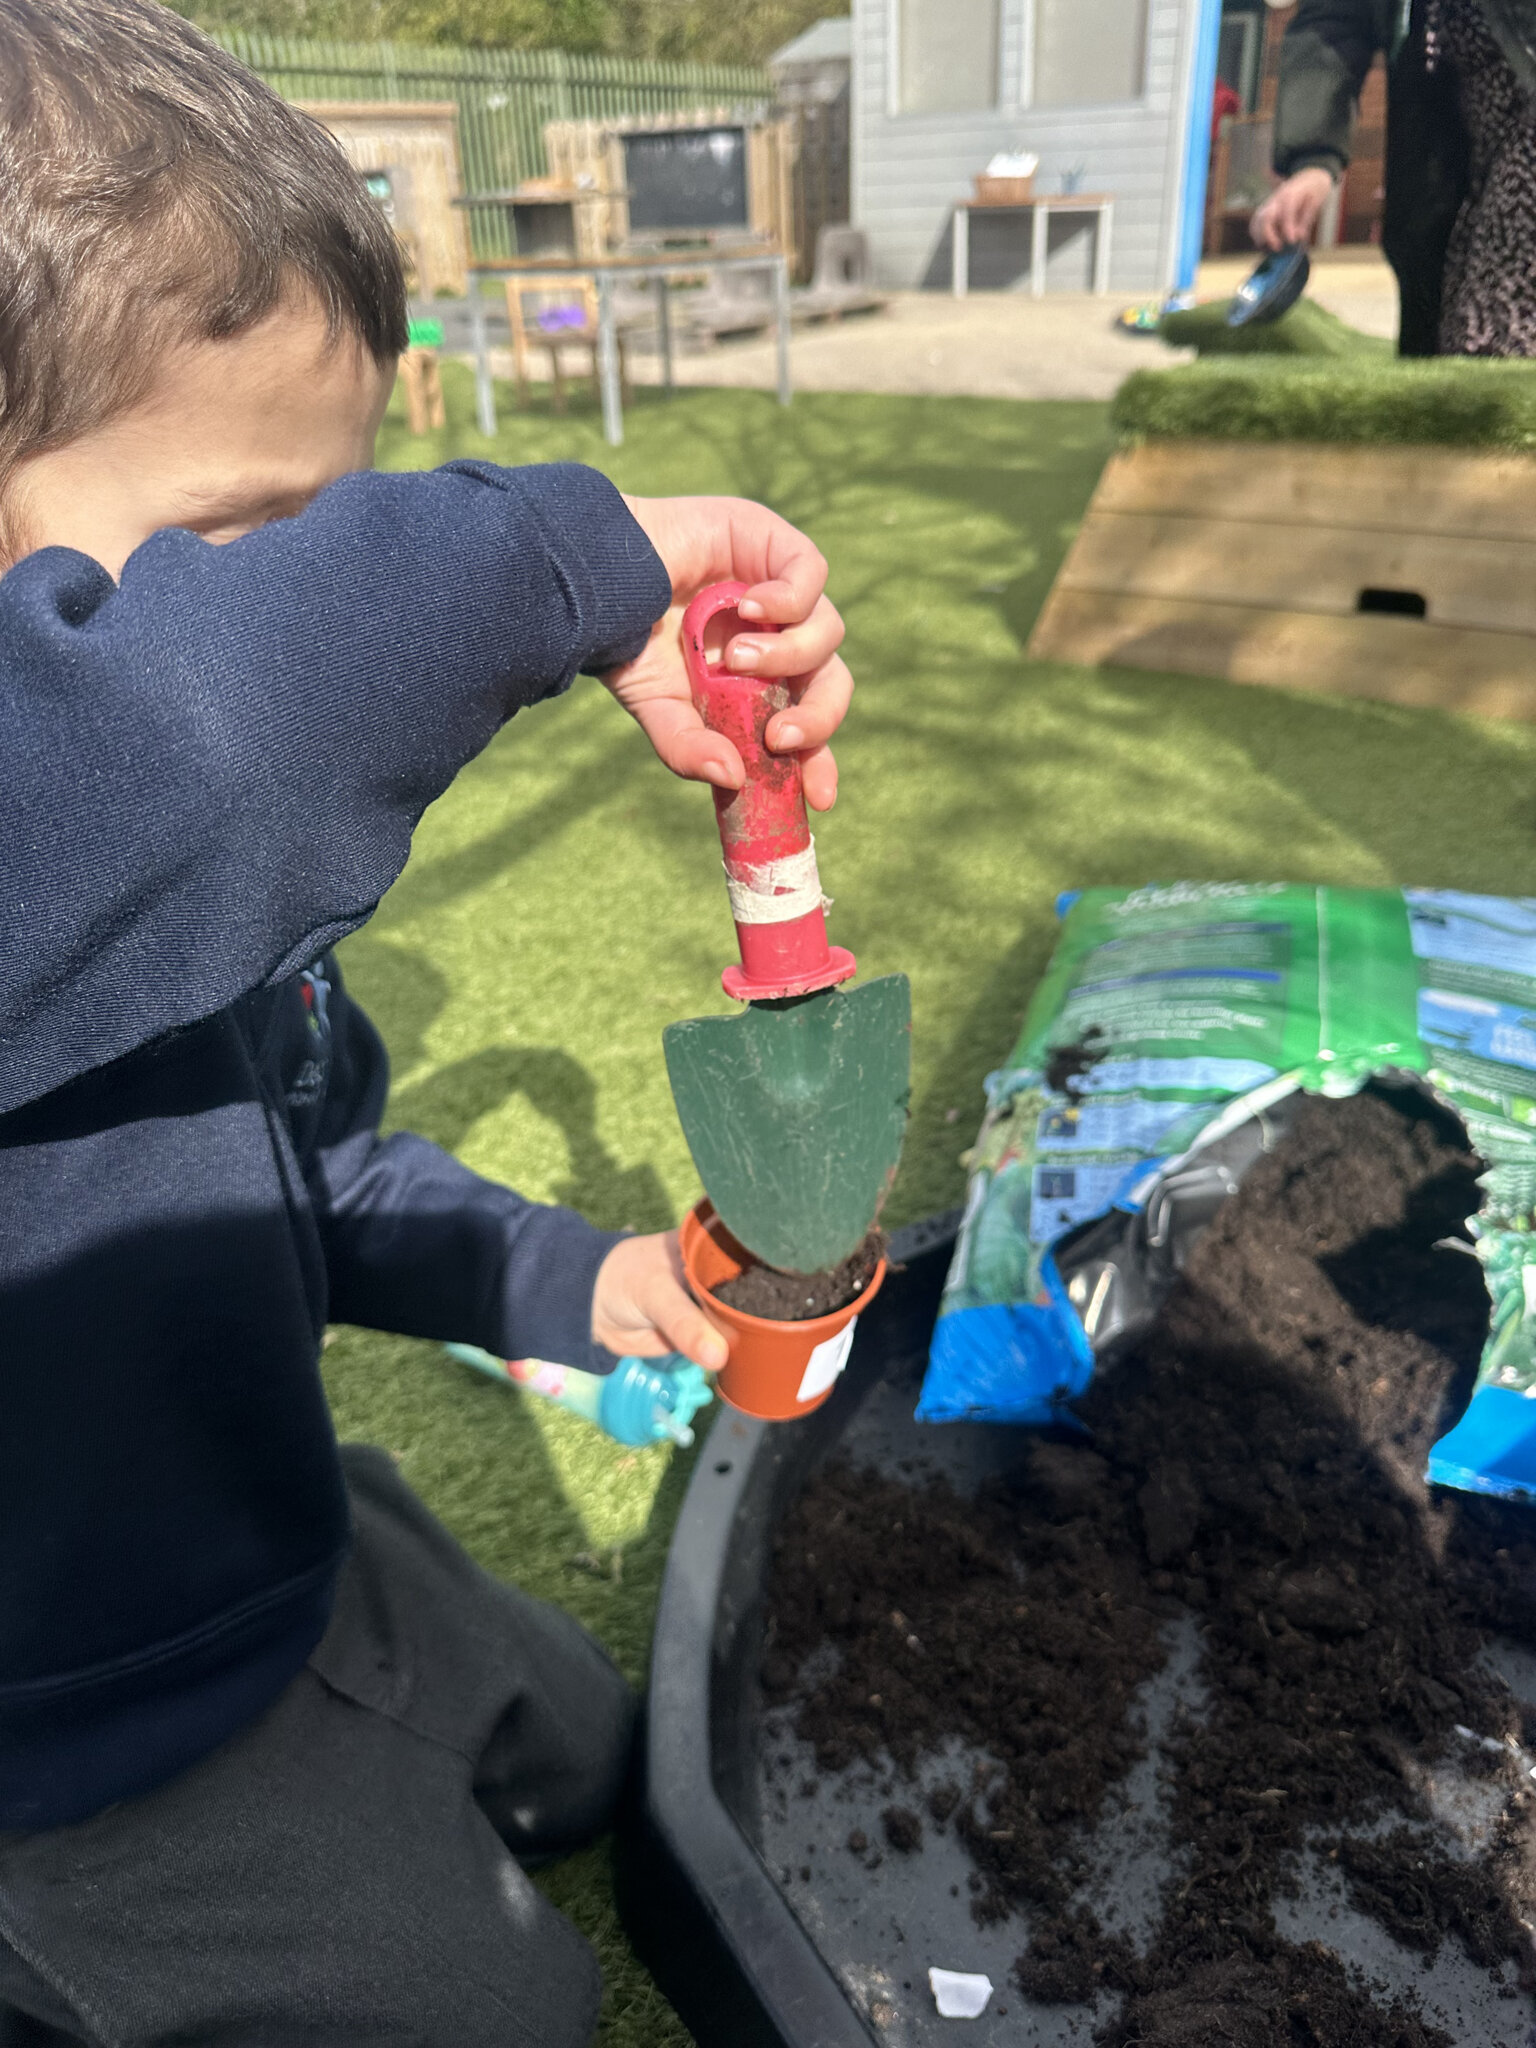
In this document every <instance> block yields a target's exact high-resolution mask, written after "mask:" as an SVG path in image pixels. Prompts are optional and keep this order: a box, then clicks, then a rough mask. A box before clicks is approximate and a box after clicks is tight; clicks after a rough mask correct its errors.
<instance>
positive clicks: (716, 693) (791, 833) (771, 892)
mask: <svg viewBox="0 0 1536 2048" xmlns="http://www.w3.org/2000/svg"><path fill="white" fill-rule="evenodd" d="M747 589H748V586H747V585H746V584H745V583H714V584H711V585H710V587H709V589H707V590H703V591H700V593H699V595H698V596H697V597H696V598H695V599H694V600H693V603H692V604H691V605H689V607H688V609H687V611H686V612H685V613H684V614H683V656H684V659H685V661H686V662H687V664H688V680H689V683H690V685H691V687H692V691H693V702H694V706H695V708H696V709H697V711H698V714H699V716H700V717H701V718H702V719H703V721H704V723H705V724H706V725H707V726H708V727H709V729H710V730H711V732H718V733H721V734H723V735H724V737H725V738H726V739H728V740H729V741H730V742H731V744H732V745H733V746H734V747H735V749H736V751H737V753H738V754H740V756H741V760H742V766H743V767H744V768H745V770H746V780H745V782H744V783H743V784H742V787H741V788H740V789H738V790H734V791H733V790H727V789H717V790H716V791H715V792H714V797H715V818H716V822H717V823H718V825H719V827H720V846H721V851H722V852H723V854H724V856H725V879H726V886H727V888H728V890H729V891H730V898H731V917H732V919H733V921H734V923H735V926H736V943H737V946H738V947H739V949H740V952H741V965H740V966H739V967H735V966H732V967H727V968H726V970H725V972H724V974H722V975H721V977H720V979H721V981H722V983H723V984H724V987H725V992H726V994H727V995H728V996H734V997H735V998H736V999H737V1001H738V1002H747V1003H760V1002H767V1001H771V1000H773V999H774V998H776V997H782V996H803V995H809V994H810V993H811V992H812V990H814V989H819V988H831V987H833V986H834V984H835V983H837V982H840V981H846V980H847V979H848V978H849V976H850V975H851V974H853V973H854V972H855V970H856V967H857V962H856V961H855V960H854V957H853V955H852V954H851V953H850V952H848V951H847V949H846V948H845V947H842V946H832V945H829V944H828V943H827V920H826V908H827V899H826V898H825V897H824V896H823V895H822V893H821V878H820V876H819V875H818V874H817V871H816V842H815V840H814V839H813V838H812V837H811V830H810V826H809V825H808V823H807V822H806V816H805V793H804V790H803V789H802V787H801V781H800V761H799V757H798V756H797V755H794V754H775V753H771V752H770V751H769V749H768V745H767V742H766V740H765V739H764V737H763V734H764V730H765V728H766V727H767V724H768V721H769V719H770V718H772V717H773V716H774V714H775V713H776V712H779V711H783V710H785V709H787V707H788V706H789V704H790V703H791V702H792V701H793V696H792V692H791V690H790V686H789V684H788V683H786V682H782V681H780V680H778V679H777V678H774V677H768V676H738V675H733V674H732V673H731V671H730V670H729V669H727V668H725V667H723V666H722V657H723V655H724V651H725V648H726V646H727V645H728V644H729V642H730V640H731V639H732V637H733V636H734V635H735V634H736V633H738V632H748V633H752V634H754V635H757V636H759V637H761V636H762V635H763V634H765V633H776V632H777V631H778V630H779V629H778V627H777V626H771V625H760V624H759V623H758V622H757V621H755V620H748V619H743V618H742V617H741V616H740V614H739V613H738V612H737V609H736V607H737V606H738V604H739V603H740V602H741V600H742V598H743V597H745V596H746V594H747Z"/></svg>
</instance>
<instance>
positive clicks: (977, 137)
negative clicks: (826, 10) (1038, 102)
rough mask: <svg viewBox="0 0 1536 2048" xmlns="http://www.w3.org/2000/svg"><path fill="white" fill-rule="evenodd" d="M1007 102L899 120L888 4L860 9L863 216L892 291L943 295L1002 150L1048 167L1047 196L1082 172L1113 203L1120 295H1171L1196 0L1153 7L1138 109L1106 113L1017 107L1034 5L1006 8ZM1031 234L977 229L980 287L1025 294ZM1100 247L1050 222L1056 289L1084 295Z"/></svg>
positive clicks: (1020, 225)
mask: <svg viewBox="0 0 1536 2048" xmlns="http://www.w3.org/2000/svg"><path fill="white" fill-rule="evenodd" d="M1000 4H1001V8H1002V18H1001V22H1000V37H999V50H1000V58H1001V71H1002V93H1001V97H1002V100H1003V102H1004V104H1002V105H999V106H997V107H995V108H988V109H986V110H984V111H979V112H976V113H970V114H906V115H904V114H899V113H893V112H892V111H891V107H892V100H893V89H892V74H891V68H890V67H891V60H892V55H893V48H892V44H893V37H892V27H891V24H892V12H893V10H892V5H891V0H853V6H854V38H853V47H854V72H853V154H854V165H853V212H854V218H855V220H856V221H857V222H858V223H859V224H860V225H861V226H862V227H863V228H864V229H865V230H866V231H867V233H868V235H869V238H870V246H871V251H872V254H873V257H874V262H875V268H876V274H877V276H878V278H879V280H880V282H881V283H882V284H884V285H886V286H887V287H891V288H898V289H899V288H903V287H913V286H921V285H928V286H932V287H936V288H944V287H947V285H948V281H949V260H950V222H951V209H952V208H953V206H954V203H955V201H956V200H957V199H960V198H964V197H966V196H968V195H969V193H970V191H971V180H972V178H973V177H974V175H975V174H976V172H978V171H980V170H983V169H984V168H985V166H986V163H987V160H988V158H989V157H990V156H992V155H993V153H994V152H995V151H997V150H1001V149H1031V150H1036V151H1038V153H1039V156H1040V171H1039V174H1038V177H1037V181H1036V182H1037V189H1038V190H1040V191H1042V192H1044V193H1046V194H1050V193H1053V192H1057V191H1060V189H1061V183H1062V178H1063V175H1064V174H1065V173H1067V172H1069V171H1074V170H1079V169H1080V170H1081V171H1082V173H1083V180H1082V182H1083V187H1084V189H1085V190H1091V191H1095V192H1108V193H1111V194H1112V195H1113V197H1114V200H1115V232H1114V261H1113V265H1112V268H1111V289H1112V291H1114V292H1116V293H1126V294H1134V293H1138V292H1152V291H1156V290H1159V289H1161V288H1162V286H1163V284H1164V283H1165V281H1166V280H1165V276H1164V266H1165V263H1166V261H1167V253H1168V249H1169V246H1170V240H1171V232H1172V224H1173V223H1172V214H1173V210H1174V208H1175V206H1176V204H1177V194H1176V192H1175V191H1174V190H1173V189H1172V188H1173V186H1174V185H1175V184H1176V183H1177V175H1178V164H1179V158H1180V154H1181V147H1180V144H1181V135H1182V125H1183V104H1182V80H1183V75H1184V71H1185V67H1186V64H1187V61H1188V55H1187V53H1188V47H1189V35H1190V30H1191V26H1192V18H1193V14H1194V10H1195V7H1196V4H1197V0H1152V6H1151V12H1150V16H1149V20H1148V27H1147V59H1146V91H1145V94H1144V96H1143V98H1142V99H1141V100H1140V101H1139V102H1134V103H1131V104H1120V105H1112V106H1096V107H1050V108H1034V109H1032V108H1029V107H1025V106H1022V105H1020V104H1019V95H1020V92H1021V90H1022V89H1023V85H1024V80H1025V74H1026V69H1027V66H1026V61H1025V60H1026V51H1027V40H1028V20H1029V14H1028V10H1029V6H1030V0H1000ZM1028 240H1029V236H1028V224H1027V221H1026V220H1025V219H1024V218H1022V217H1020V216H1012V217H1007V218H998V219H996V220H980V221H973V225H972V250H973V258H972V282H973V285H974V286H975V288H977V289H986V288H988V287H989V286H994V287H1000V288H1005V289H1006V288H1008V287H1010V286H1012V287H1026V286H1027V284H1028V275H1027V271H1028V263H1027V251H1028ZM1090 241H1091V237H1090V236H1089V235H1088V234H1086V233H1085V232H1082V231H1081V230H1079V229H1078V228H1076V227H1074V226H1071V225H1069V224H1068V223H1067V222H1066V221H1062V222H1060V223H1059V224H1053V227H1052V232H1051V251H1050V256H1049V258H1048V264H1047V271H1046V282H1047V286H1048V288H1049V289H1052V290H1066V289H1082V288H1083V287H1084V286H1085V284H1086V283H1087V281H1088V278H1089V274H1090V273H1089V269H1088V265H1089V263H1090V261H1091V254H1090V249H1089V243H1090Z"/></svg>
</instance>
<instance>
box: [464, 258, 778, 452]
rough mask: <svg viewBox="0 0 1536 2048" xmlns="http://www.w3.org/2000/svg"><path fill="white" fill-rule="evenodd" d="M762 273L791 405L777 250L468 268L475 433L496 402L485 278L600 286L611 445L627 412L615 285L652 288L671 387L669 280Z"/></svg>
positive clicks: (485, 428) (490, 429) (490, 424)
mask: <svg viewBox="0 0 1536 2048" xmlns="http://www.w3.org/2000/svg"><path fill="white" fill-rule="evenodd" d="M711 270H766V271H769V272H771V274H772V277H773V312H774V333H775V337H776V339H777V341H778V372H779V375H778V397H779V403H780V405H788V403H789V400H790V386H789V264H788V263H787V261H786V260H785V258H784V257H783V255H781V254H780V253H779V251H777V250H775V249H753V250H720V251H716V250H713V249H694V250H688V251H684V250H677V251H675V252H673V253H671V254H669V255H655V256H650V255H626V256H593V257H587V256H573V257H571V258H569V259H562V258H557V257H545V258H543V259H540V258H539V257H537V256H530V257H527V258H524V259H521V260H519V259H517V258H513V259H512V260H511V261H509V262H504V263H472V264H471V265H470V280H469V304H470V317H471V320H472V322H473V325H474V344H475V398H476V411H477V414H478V418H479V424H480V431H481V433H483V434H494V433H495V431H496V399H495V394H494V392H493V391H492V388H491V359H490V350H489V345H488V342H487V338H486V331H485V300H484V299H483V298H482V297H481V295H480V279H481V278H482V277H502V278H509V277H519V276H524V275H528V274H534V275H537V276H538V277H541V278H542V277H548V278H556V277H562V276H580V277H590V278H592V279H593V280H594V281H595V283H596V285H597V379H598V384H599V386H600V387H601V390H602V396H603V434H604V437H605V438H606V439H607V441H608V443H609V445H610V446H611V447H614V448H617V447H619V446H621V445H622V443H623V440H624V411H623V407H622V405H621V403H620V397H619V345H618V340H617V337H616V334H615V329H614V321H613V287H614V283H615V281H616V280H618V279H620V278H628V279H630V280H631V281H632V282H634V283H636V284H653V285H654V286H655V287H656V324H657V327H658V329H659V330H660V341H661V368H662V381H663V383H664V384H665V386H666V388H667V390H668V391H670V390H671V389H672V321H671V307H670V305H669V303H668V299H667V280H668V278H671V277H696V276H697V275H698V274H699V272H700V271H711Z"/></svg>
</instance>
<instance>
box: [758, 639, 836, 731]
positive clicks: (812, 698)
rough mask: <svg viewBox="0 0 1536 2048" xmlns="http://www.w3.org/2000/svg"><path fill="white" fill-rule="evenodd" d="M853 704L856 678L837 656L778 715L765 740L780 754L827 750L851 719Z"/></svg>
mask: <svg viewBox="0 0 1536 2048" xmlns="http://www.w3.org/2000/svg"><path fill="white" fill-rule="evenodd" d="M852 701H853V677H852V676H851V675H850V674H849V672H848V664H847V663H846V662H845V661H844V660H843V658H842V657H841V655H837V654H834V655H833V657H832V659H831V660H830V661H827V662H824V663H823V664H822V665H821V667H820V668H819V669H817V670H816V671H815V673H814V674H813V675H812V677H811V679H810V681H809V682H808V683H807V684H806V685H805V688H804V689H803V690H802V691H801V692H800V695H799V696H798V697H797V698H796V699H795V702H794V703H793V704H791V705H790V706H789V707H788V709H787V710H784V711H776V712H775V713H774V715H773V717H772V718H770V719H769V721H768V723H767V725H766V727H765V728H764V731H763V737H764V738H765V739H766V740H767V742H768V745H769V747H770V748H771V749H772V751H773V752H774V753H776V754H792V753H795V752H796V751H797V750H799V749H802V748H803V749H805V750H807V751H809V750H811V749H814V748H817V747H825V745H826V743H827V741H828V740H829V739H831V737H832V735H833V733H835V732H836V731H837V728H838V727H839V726H840V725H841V724H842V722H843V720H844V719H845V718H846V717H847V716H848V706H849V704H850V703H851V702H852Z"/></svg>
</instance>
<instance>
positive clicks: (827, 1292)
mask: <svg viewBox="0 0 1536 2048" xmlns="http://www.w3.org/2000/svg"><path fill="white" fill-rule="evenodd" d="M885 1243H886V1239H885V1232H884V1231H883V1230H881V1229H879V1228H878V1226H877V1227H876V1228H875V1229H874V1230H872V1231H871V1232H870V1233H869V1235H868V1237H866V1238H865V1240H864V1242H863V1243H862V1244H861V1245H860V1246H859V1248H858V1250H857V1251H856V1252H852V1253H850V1254H849V1256H848V1257H847V1258H846V1259H844V1260H842V1261H841V1263H840V1264H838V1265H836V1266H830V1267H828V1268H827V1270H826V1271H825V1272H822V1273H781V1272H780V1271H779V1270H778V1268H777V1267H776V1266H764V1265H759V1264H757V1263H756V1262H754V1263H753V1264H752V1265H750V1266H747V1267H746V1268H745V1269H744V1270H743V1271H742V1272H740V1273H738V1274H737V1276H736V1278H735V1279H734V1280H725V1281H722V1283H721V1284H720V1286H718V1287H716V1288H713V1289H711V1292H712V1293H713V1295H714V1297H715V1299H716V1300H717V1301H723V1302H724V1303H725V1304H726V1306H727V1307H728V1308H736V1309H740V1310H741V1312H742V1314H743V1315H747V1316H763V1317H765V1318H766V1319H767V1320H768V1321H769V1322H772V1323H809V1322H812V1321H813V1320H814V1319H815V1318H816V1317H817V1316H830V1315H836V1313H837V1311H838V1310H839V1309H840V1308H846V1307H847V1306H848V1304H849V1302H850V1301H857V1300H858V1298H859V1296H860V1295H861V1294H862V1293H863V1292H864V1290H865V1288H866V1287H867V1286H868V1285H869V1283H870V1281H871V1280H873V1278H874V1277H875V1268H876V1267H877V1266H878V1265H879V1263H880V1261H881V1260H882V1259H883V1258H884V1257H885Z"/></svg>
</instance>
